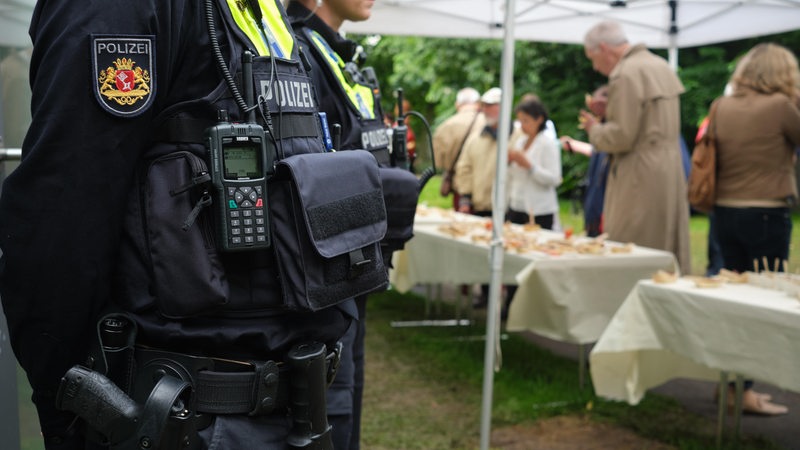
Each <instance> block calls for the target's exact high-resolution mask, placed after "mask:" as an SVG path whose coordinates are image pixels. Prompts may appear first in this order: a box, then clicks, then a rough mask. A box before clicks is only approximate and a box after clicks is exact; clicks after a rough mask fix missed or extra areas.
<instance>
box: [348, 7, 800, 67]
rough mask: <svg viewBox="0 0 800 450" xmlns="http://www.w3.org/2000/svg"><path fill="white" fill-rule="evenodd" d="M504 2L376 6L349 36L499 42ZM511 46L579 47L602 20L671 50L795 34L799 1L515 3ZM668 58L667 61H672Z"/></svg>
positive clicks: (636, 38) (650, 44)
mask: <svg viewBox="0 0 800 450" xmlns="http://www.w3.org/2000/svg"><path fill="white" fill-rule="evenodd" d="M507 7H508V6H507V1H506V0H382V1H381V0H378V1H376V2H375V6H374V7H373V9H372V17H371V18H370V19H369V20H367V21H364V22H347V23H345V24H344V26H343V27H342V28H343V30H345V31H347V32H348V33H361V34H387V35H417V36H431V37H452V38H456V37H461V38H483V39H490V38H502V37H503V32H504V26H503V22H504V20H505V12H506V9H507ZM509 9H510V10H511V11H513V14H511V20H512V21H513V24H514V35H513V39H514V40H522V41H538V42H557V43H564V44H580V43H582V41H583V35H584V34H585V33H586V31H587V30H588V29H589V28H590V27H591V26H592V25H594V24H595V23H597V22H598V21H600V20H601V19H614V20H617V21H619V22H620V23H622V24H623V26H624V28H625V32H626V33H627V35H628V38H629V39H630V41H631V42H632V43H644V44H646V45H647V46H648V47H650V48H660V49H671V50H672V51H671V55H670V59H671V60H672V62H673V64H676V62H677V60H676V59H674V58H675V57H676V56H677V52H676V50H677V49H678V48H683V47H696V46H700V45H708V44H713V43H717V42H725V41H732V40H736V39H743V38H746V37H752V36H762V35H765V34H774V33H781V32H784V31H791V30H796V29H798V28H800V0H672V1H668V0H627V1H626V0H610V1H599V0H515V2H514V6H513V7H510V8H509ZM673 54H674V55H673Z"/></svg>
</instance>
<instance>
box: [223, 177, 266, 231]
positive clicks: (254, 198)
mask: <svg viewBox="0 0 800 450" xmlns="http://www.w3.org/2000/svg"><path fill="white" fill-rule="evenodd" d="M264 204H265V203H264V199H263V197H262V189H261V186H255V187H254V186H239V187H228V208H227V211H228V217H227V220H228V223H229V224H230V234H231V244H233V245H252V244H253V243H256V242H258V243H263V242H267V229H266V226H265V219H264V217H265V212H264V210H265V207H264Z"/></svg>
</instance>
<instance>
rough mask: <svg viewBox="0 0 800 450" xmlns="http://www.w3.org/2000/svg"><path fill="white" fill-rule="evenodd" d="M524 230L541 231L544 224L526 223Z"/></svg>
mask: <svg viewBox="0 0 800 450" xmlns="http://www.w3.org/2000/svg"><path fill="white" fill-rule="evenodd" d="M522 229H523V230H524V231H539V230H541V229H542V226H541V225H539V224H538V223H526V224H525V225H523V226H522Z"/></svg>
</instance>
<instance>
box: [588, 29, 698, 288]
mask: <svg viewBox="0 0 800 450" xmlns="http://www.w3.org/2000/svg"><path fill="white" fill-rule="evenodd" d="M584 50H585V53H586V57H587V58H589V59H590V60H591V61H592V66H593V67H594V69H595V70H596V71H598V72H600V73H602V74H603V75H606V76H608V81H609V100H608V107H607V109H606V121H605V122H604V123H600V122H598V121H597V119H596V118H595V117H594V116H592V115H591V114H590V113H588V112H586V111H582V112H581V121H582V122H583V125H584V128H585V129H586V132H587V133H588V134H589V140H590V141H591V143H592V145H594V146H595V148H597V149H599V150H602V151H604V152H607V153H609V154H611V166H610V169H609V174H608V185H607V187H606V196H605V210H604V215H605V218H604V226H605V230H606V231H607V232H608V236H609V239H612V240H615V241H621V242H633V243H635V244H638V245H642V246H645V247H651V248H658V249H663V250H667V251H670V252H673V253H674V254H675V256H676V258H677V260H678V263H679V264H680V268H681V271H682V272H683V273H685V274H688V273H690V271H691V266H690V254H689V203H688V200H687V197H686V181H685V178H684V173H683V168H682V167H683V166H682V163H681V151H680V143H679V134H680V94H682V93H683V92H684V89H683V85H682V84H681V82H680V80H679V79H678V77H677V76H676V75H675V72H673V70H672V69H671V68H670V67H669V65H668V64H667V62H666V61H665V60H664V59H663V58H660V57H658V56H656V55H654V54H653V53H651V52H650V51H648V50H647V48H645V47H644V46H643V45H630V44H629V43H628V40H627V38H626V36H625V34H624V32H623V30H622V28H621V26H620V25H619V24H618V23H616V22H612V21H603V22H600V23H599V24H597V25H595V26H594V27H593V28H592V29H590V30H589V32H588V33H586V36H585V38H584Z"/></svg>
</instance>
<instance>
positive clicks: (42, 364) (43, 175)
mask: <svg viewBox="0 0 800 450" xmlns="http://www.w3.org/2000/svg"><path fill="white" fill-rule="evenodd" d="M212 1H213V3H214V6H213V10H214V13H213V14H214V17H215V18H216V26H217V28H218V32H217V37H218V39H219V47H220V49H221V54H222V55H223V56H224V58H225V59H226V61H227V62H228V64H229V65H231V71H232V72H233V76H234V77H236V71H237V70H238V59H239V56H238V55H241V53H242V51H243V50H244V49H245V48H246V46H247V45H248V44H247V42H248V41H247V39H246V37H245V36H244V34H243V33H242V32H241V31H239V30H238V28H236V27H235V24H234V22H233V20H232V18H230V13H229V11H228V9H227V8H228V7H227V4H226V2H225V1H224V0H221V1H220V0H212ZM278 3H279V2H278ZM204 7H205V6H204V1H190V0H145V1H143V2H126V1H119V0H109V1H104V2H71V1H61V0H59V1H54V0H40V1H39V2H38V3H37V5H36V9H35V11H34V14H33V20H32V24H31V28H30V34H31V38H32V40H33V43H34V52H33V57H32V62H31V83H32V88H33V99H32V112H33V118H32V124H31V127H30V130H29V133H28V134H27V137H26V138H25V141H24V144H23V157H22V162H21V164H20V166H19V167H18V168H17V169H16V170H15V171H14V172H13V173H12V174H11V176H10V177H9V178H8V179H7V180H6V182H5V184H4V186H3V191H2V197H0V248H2V251H3V258H2V261H0V296H1V297H2V301H3V308H4V311H5V314H6V318H7V320H8V325H9V329H10V335H11V343H12V346H13V349H14V352H15V354H16V356H17V358H18V360H19V362H20V364H21V365H22V367H23V368H24V369H25V370H26V372H27V374H28V378H29V380H30V382H31V384H32V386H33V389H34V401H35V402H36V403H37V407H38V409H39V412H40V418H41V422H42V429H43V431H44V432H45V434H47V433H48V430H50V431H57V430H58V429H59V428H61V427H63V426H65V424H66V423H68V421H69V420H70V419H71V416H69V417H67V416H65V415H63V414H61V413H58V412H56V411H54V409H53V397H54V394H55V390H56V389H57V387H58V383H59V380H60V378H61V376H62V375H63V374H64V373H65V371H66V370H67V369H68V368H69V367H71V366H72V365H74V364H79V363H83V362H84V361H86V358H87V353H88V351H89V347H90V346H91V345H92V343H93V341H94V336H95V334H96V321H97V319H98V315H99V314H100V313H101V311H104V310H107V309H108V308H113V307H115V306H117V302H116V301H117V300H118V299H121V298H129V297H133V296H137V295H138V296H145V295H148V292H147V291H148V286H142V285H141V284H137V283H131V279H135V277H137V276H141V275H142V274H140V273H136V271H137V270H138V271H142V272H144V271H143V270H142V269H141V268H138V269H136V270H128V268H127V267H122V266H120V263H119V261H120V253H122V251H121V248H124V247H125V242H124V240H125V239H126V238H125V236H124V233H123V222H124V220H125V216H126V213H127V211H128V210H129V209H130V203H131V200H130V199H131V197H132V196H131V194H132V191H133V190H134V189H135V179H136V174H137V170H140V169H141V162H142V160H143V158H145V157H146V156H147V153H148V152H149V151H152V149H153V148H154V147H155V146H156V143H157V141H158V140H159V139H160V138H159V135H160V132H161V130H163V124H164V123H165V122H166V119H167V118H170V117H176V116H181V117H184V118H187V119H199V120H200V121H202V122H203V123H213V122H214V120H215V118H216V110H217V109H218V107H219V106H220V105H225V104H226V103H227V105H226V106H228V107H233V108H232V110H231V114H232V119H234V120H236V119H238V118H240V117H241V115H240V113H239V112H238V109H237V108H235V106H234V105H235V104H234V103H232V101H231V100H230V97H231V95H230V92H229V89H228V88H227V86H226V85H225V83H224V82H223V79H222V77H221V75H220V69H219V67H218V64H217V62H216V61H215V58H214V57H213V56H212V52H211V48H212V47H211V43H210V39H209V32H208V30H207V21H206V14H205V10H204ZM281 8H282V7H281ZM111 68H114V69H115V70H114V71H113V75H115V76H112V77H109V74H111V73H112V71H111V70H108V69H111ZM105 94H108V95H105ZM115 95H117V97H114V96H115ZM114 98H116V99H118V100H121V103H120V102H116V101H115V100H114ZM320 142H321V141H320ZM162 147H163V145H162ZM173 147H174V150H180V149H182V148H183V149H189V150H196V149H197V146H196V144H186V143H176V144H174V145H173ZM200 148H202V144H200ZM264 259H265V261H266V262H264V265H265V266H267V268H268V266H269V264H270V262H269V258H264ZM187 263H190V262H187ZM266 272H269V271H268V270H267V271H266ZM247 282H248V283H251V284H250V285H247V284H246V285H244V286H243V287H242V289H252V290H253V291H254V292H255V291H258V292H260V293H262V294H263V293H267V294H266V295H274V296H279V295H280V292H279V291H277V290H276V289H277V287H276V286H277V282H276V281H275V280H274V279H264V278H263V277H262V278H260V279H252V280H249V281H247ZM122 286H125V289H122ZM126 302H128V300H126ZM345 309H346V310H347V311H348V312H347V313H344V312H343V310H345ZM131 312H132V313H133V314H134V316H135V317H136V320H137V322H138V324H139V329H140V336H141V337H142V339H143V340H145V341H146V343H147V344H149V345H157V346H160V347H164V348H169V349H171V350H174V351H183V352H187V353H202V354H206V355H210V356H218V357H230V358H254V359H269V358H271V357H274V356H275V354H276V353H280V352H281V351H284V350H285V349H287V347H289V346H290V345H292V344H293V343H294V342H296V341H297V340H299V339H315V340H320V341H323V342H330V341H331V340H335V339H336V338H338V337H339V336H341V335H342V334H344V331H345V330H346V328H347V327H348V326H349V323H350V320H351V318H352V316H353V315H354V308H353V307H352V305H351V304H348V306H347V307H346V308H344V307H337V308H329V309H325V310H322V311H318V312H316V313H305V314H300V313H282V314H275V315H269V314H267V315H246V314H241V315H239V316H236V315H229V316H226V315H224V314H222V315H206V316H201V317H196V318H191V319H183V320H170V319H167V318H164V317H162V316H161V315H159V314H158V313H157V312H156V311H154V310H153V308H150V309H148V308H142V310H139V311H131Z"/></svg>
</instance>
